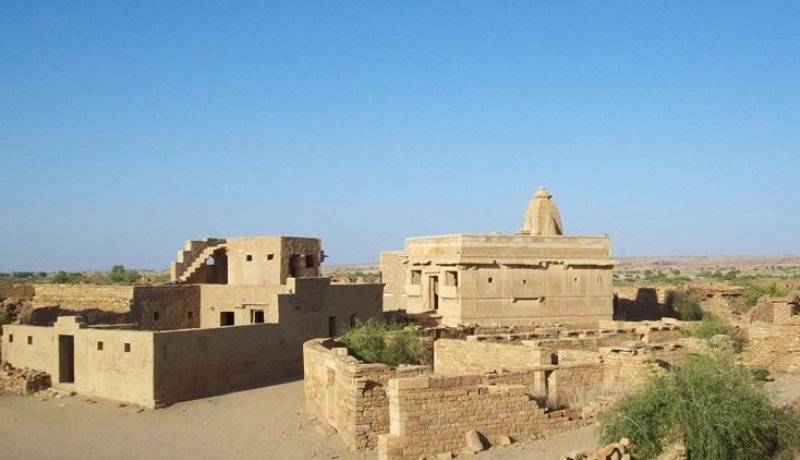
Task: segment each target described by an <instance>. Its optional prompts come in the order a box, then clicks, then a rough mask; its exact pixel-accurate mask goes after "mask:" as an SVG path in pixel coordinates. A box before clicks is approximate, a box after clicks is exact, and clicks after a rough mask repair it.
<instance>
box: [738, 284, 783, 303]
mask: <svg viewBox="0 0 800 460" xmlns="http://www.w3.org/2000/svg"><path fill="white" fill-rule="evenodd" d="M786 294H787V292H786V291H784V290H783V289H780V288H779V287H778V286H776V285H775V283H772V284H770V285H769V286H750V287H748V288H747V293H745V297H744V305H745V309H746V310H750V309H751V308H753V307H755V305H756V304H757V303H758V299H760V298H761V297H764V296H765V295H768V296H773V297H780V296H785V295H786Z"/></svg>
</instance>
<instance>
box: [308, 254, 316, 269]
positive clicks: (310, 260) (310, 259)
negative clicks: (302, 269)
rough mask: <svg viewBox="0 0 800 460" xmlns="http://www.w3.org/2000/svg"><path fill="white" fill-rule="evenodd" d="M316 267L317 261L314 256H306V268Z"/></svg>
mask: <svg viewBox="0 0 800 460" xmlns="http://www.w3.org/2000/svg"><path fill="white" fill-rule="evenodd" d="M316 266H317V261H316V260H314V256H306V268H314V267H316Z"/></svg>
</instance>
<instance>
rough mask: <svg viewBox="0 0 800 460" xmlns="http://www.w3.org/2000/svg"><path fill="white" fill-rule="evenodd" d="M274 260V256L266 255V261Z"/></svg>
mask: <svg viewBox="0 0 800 460" xmlns="http://www.w3.org/2000/svg"><path fill="white" fill-rule="evenodd" d="M274 258H275V254H267V260H272V259H274Z"/></svg>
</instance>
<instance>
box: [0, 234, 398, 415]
mask: <svg viewBox="0 0 800 460" xmlns="http://www.w3.org/2000/svg"><path fill="white" fill-rule="evenodd" d="M323 258H324V255H323V251H322V248H321V241H320V240H319V239H316V238H295V237H254V238H228V239H217V238H209V239H206V240H202V241H189V242H187V244H186V247H185V249H184V250H183V251H180V252H179V254H178V260H177V261H176V262H175V263H173V264H172V267H171V274H172V280H173V282H172V283H171V284H168V285H163V286H135V287H133V289H132V292H131V293H130V295H131V298H130V312H128V316H127V317H128V318H131V319H132V320H133V321H134V322H133V323H132V324H115V325H100V324H92V325H89V324H86V323H85V322H84V321H83V320H82V318H80V317H76V316H61V317H59V318H58V319H57V321H56V322H55V324H53V325H52V326H30V325H7V326H4V327H3V336H2V350H3V359H4V360H5V361H7V362H8V363H10V364H11V365H13V366H15V367H27V368H31V369H37V370H42V371H45V372H48V373H49V374H50V375H51V377H52V383H53V385H54V386H56V387H61V388H64V389H67V390H74V391H76V392H77V393H80V394H84V395H90V396H97V397H103V398H109V399H115V400H120V401H126V402H131V403H135V404H139V405H141V406H145V407H158V406H162V405H165V404H170V403H172V402H176V401H181V400H186V399H193V398H198V397H203V396H207V395H210V394H214V393H218V392H223V391H230V390H233V389H237V388H243V387H249V386H255V385H263V384H265V383H268V382H270V381H274V380H275V379H276V378H282V377H286V376H295V375H299V374H300V373H301V372H302V368H303V358H302V344H303V342H304V341H306V340H309V339H311V338H314V337H321V336H328V337H330V336H334V335H336V334H338V333H339V332H340V330H341V329H342V328H344V327H347V326H349V325H350V324H352V323H354V322H355V321H356V320H357V319H358V320H362V321H365V320H366V319H368V318H370V317H381V316H382V292H383V286H382V285H381V284H335V283H331V280H330V278H324V277H320V269H319V266H320V263H322V261H323ZM93 295H95V296H97V295H98V293H97V292H93ZM62 303H66V304H68V303H69V300H68V301H66V302H62ZM122 303H123V304H124V302H122Z"/></svg>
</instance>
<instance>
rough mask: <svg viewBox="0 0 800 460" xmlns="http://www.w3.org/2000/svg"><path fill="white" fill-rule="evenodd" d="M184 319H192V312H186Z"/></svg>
mask: <svg viewBox="0 0 800 460" xmlns="http://www.w3.org/2000/svg"><path fill="white" fill-rule="evenodd" d="M186 317H187V318H189V319H192V318H194V312H193V311H191V310H189V311H187V312H186Z"/></svg>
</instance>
